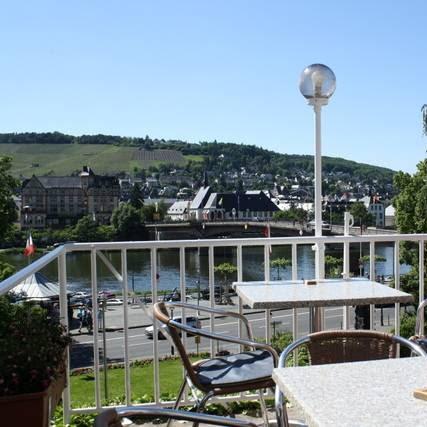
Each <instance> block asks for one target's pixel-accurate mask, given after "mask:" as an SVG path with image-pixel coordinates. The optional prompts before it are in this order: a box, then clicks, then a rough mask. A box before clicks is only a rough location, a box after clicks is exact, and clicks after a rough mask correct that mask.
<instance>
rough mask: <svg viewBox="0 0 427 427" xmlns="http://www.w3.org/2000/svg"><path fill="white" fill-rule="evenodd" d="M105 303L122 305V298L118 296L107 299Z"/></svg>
mask: <svg viewBox="0 0 427 427" xmlns="http://www.w3.org/2000/svg"><path fill="white" fill-rule="evenodd" d="M107 305H123V300H122V299H120V298H110V299H107Z"/></svg>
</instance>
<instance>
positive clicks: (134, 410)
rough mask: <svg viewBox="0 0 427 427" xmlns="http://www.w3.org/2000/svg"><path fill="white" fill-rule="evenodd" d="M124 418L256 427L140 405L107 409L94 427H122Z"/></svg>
mask: <svg viewBox="0 0 427 427" xmlns="http://www.w3.org/2000/svg"><path fill="white" fill-rule="evenodd" d="M123 417H140V418H151V417H167V418H169V419H174V420H183V421H191V422H193V423H203V424H210V425H215V426H227V427H256V424H254V423H252V422H250V421H245V420H239V419H236V418H229V417H220V416H217V415H207V414H200V413H196V412H189V411H179V410H175V409H166V408H158V407H147V406H140V405H138V406H125V407H121V408H111V409H107V410H105V411H103V412H101V413H100V414H99V415H98V416H97V417H96V418H95V422H94V427H121V426H122V423H121V421H120V419H121V418H123Z"/></svg>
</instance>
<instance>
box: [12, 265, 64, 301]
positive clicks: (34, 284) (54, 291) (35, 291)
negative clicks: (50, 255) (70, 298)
mask: <svg viewBox="0 0 427 427" xmlns="http://www.w3.org/2000/svg"><path fill="white" fill-rule="evenodd" d="M12 292H13V293H15V294H21V293H24V294H25V296H26V298H27V299H45V298H51V297H57V296H58V295H59V285H58V284H56V283H53V282H51V281H50V280H49V279H48V278H47V277H45V276H43V274H41V273H40V272H37V273H34V274H32V275H31V276H28V277H27V278H26V279H25V280H24V281H23V282H21V283H20V284H19V285H16V286H15V287H14V288H13V289H12Z"/></svg>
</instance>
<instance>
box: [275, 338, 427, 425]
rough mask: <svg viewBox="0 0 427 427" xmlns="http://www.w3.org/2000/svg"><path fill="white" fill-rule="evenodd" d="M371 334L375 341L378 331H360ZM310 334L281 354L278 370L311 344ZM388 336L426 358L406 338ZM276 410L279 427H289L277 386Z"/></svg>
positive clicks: (415, 345) (283, 397) (283, 399)
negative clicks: (293, 355)
mask: <svg viewBox="0 0 427 427" xmlns="http://www.w3.org/2000/svg"><path fill="white" fill-rule="evenodd" d="M325 332H326V333H330V332H331V331H325ZM337 332H343V331H337ZM349 332H351V333H352V334H355V333H357V332H359V331H354V330H349ZM369 332H372V339H375V337H376V331H360V333H362V334H364V335H366V334H368V333H369ZM315 334H316V335H320V334H322V332H317V333H315ZM315 334H310V335H307V336H305V337H302V338H300V339H298V340H296V341H294V342H293V343H291V344H289V345H288V346H287V347H286V348H285V349H284V350H283V352H282V353H281V354H280V357H279V363H278V366H277V367H278V368H284V367H285V364H286V360H287V358H288V357H289V355H290V354H291V353H293V352H294V351H295V350H297V349H298V348H299V347H301V346H303V345H306V344H308V343H309V342H310V340H311V337H312V335H315ZM383 335H388V336H389V338H390V340H391V341H392V342H393V343H395V344H400V345H403V346H405V347H407V348H409V349H410V350H411V353H412V354H414V353H415V354H417V355H418V356H423V357H426V356H427V353H426V352H425V351H424V350H423V349H422V348H421V347H420V346H419V345H417V344H415V343H414V342H412V341H409V340H407V339H406V338H403V337H401V336H399V335H391V334H383ZM275 409H276V417H277V427H289V426H290V425H291V424H290V422H289V419H288V415H287V411H286V403H285V396H284V394H283V393H282V392H281V391H280V390H279V387H278V386H276V391H275Z"/></svg>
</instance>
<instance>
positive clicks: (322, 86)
mask: <svg viewBox="0 0 427 427" xmlns="http://www.w3.org/2000/svg"><path fill="white" fill-rule="evenodd" d="M335 86H336V79H335V74H334V73H333V71H332V70H331V69H330V68H329V67H327V66H326V65H323V64H312V65H309V66H308V67H306V68H305V69H304V70H303V72H302V73H301V77H300V83H299V89H300V91H301V93H302V95H303V96H304V98H306V99H307V102H308V105H311V106H312V107H313V110H314V118H315V161H314V184H315V191H314V222H315V236H316V237H321V236H322V135H321V110H322V107H323V106H324V105H327V104H328V101H329V98H330V97H331V96H332V95H333V93H334V91H335ZM324 252H325V247H324V244H323V243H318V244H317V245H316V261H315V267H316V279H323V278H324V277H325V262H324V255H325V253H324Z"/></svg>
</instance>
